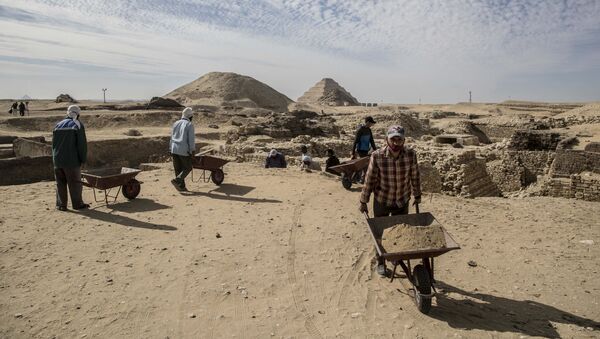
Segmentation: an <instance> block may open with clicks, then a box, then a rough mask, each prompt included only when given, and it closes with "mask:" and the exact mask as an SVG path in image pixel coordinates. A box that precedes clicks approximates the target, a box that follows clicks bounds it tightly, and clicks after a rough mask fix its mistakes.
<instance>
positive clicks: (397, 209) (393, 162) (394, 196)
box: [359, 126, 421, 275]
mask: <svg viewBox="0 0 600 339" xmlns="http://www.w3.org/2000/svg"><path fill="white" fill-rule="evenodd" d="M371 192H372V193H373V196H374V199H373V215H374V216H375V217H384V216H390V215H399V214H408V205H409V202H410V195H411V193H412V195H413V196H414V198H415V201H414V203H413V205H415V204H419V203H420V202H421V177H420V174H419V166H418V164H417V154H416V152H415V151H414V150H412V149H409V148H405V147H404V128H402V127H401V126H392V127H390V128H389V129H388V132H387V145H386V146H385V147H383V148H380V149H378V150H376V151H375V152H373V153H372V154H371V160H370V162H369V168H368V169H367V174H366V176H365V186H364V187H363V189H362V194H361V196H360V205H359V210H360V211H361V212H365V213H368V208H367V203H368V202H369V198H370V196H371ZM379 237H381V234H379ZM375 255H376V256H377V273H378V274H380V275H385V274H386V268H385V260H384V259H383V258H380V257H379V256H378V255H377V251H375Z"/></svg>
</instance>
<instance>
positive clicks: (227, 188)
mask: <svg viewBox="0 0 600 339" xmlns="http://www.w3.org/2000/svg"><path fill="white" fill-rule="evenodd" d="M253 189H254V187H251V186H240V185H235V184H222V185H221V186H219V187H218V188H216V189H214V190H211V191H208V192H192V191H187V192H180V193H181V195H184V196H202V197H208V198H211V199H221V200H230V201H240V202H253V203H254V202H257V203H281V200H275V199H259V198H243V197H241V196H243V195H246V194H248V193H249V192H250V191H252V190H253ZM213 192H219V193H224V194H214V193H213Z"/></svg>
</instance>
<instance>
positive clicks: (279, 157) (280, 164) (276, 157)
mask: <svg viewBox="0 0 600 339" xmlns="http://www.w3.org/2000/svg"><path fill="white" fill-rule="evenodd" d="M286 167H287V162H286V161H285V156H284V155H283V154H281V153H279V152H277V150H276V149H272V150H271V151H270V152H269V155H267V159H266V160H265V168H286Z"/></svg>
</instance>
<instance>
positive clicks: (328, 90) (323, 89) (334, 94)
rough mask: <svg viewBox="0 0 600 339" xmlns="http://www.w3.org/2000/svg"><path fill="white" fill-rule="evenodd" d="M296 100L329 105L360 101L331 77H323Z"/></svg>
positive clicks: (354, 103) (350, 104) (353, 104)
mask: <svg viewBox="0 0 600 339" xmlns="http://www.w3.org/2000/svg"><path fill="white" fill-rule="evenodd" d="M298 102H301V103H307V104H320V105H329V106H358V105H360V103H359V102H358V100H356V98H355V97H353V96H352V94H350V93H348V91H346V90H345V89H344V87H342V86H340V84H338V83H337V82H336V81H335V80H333V79H331V78H323V80H321V81H319V82H317V83H316V84H315V85H314V86H313V87H311V88H310V89H309V90H308V91H306V92H305V93H304V95H302V96H301V97H300V98H298Z"/></svg>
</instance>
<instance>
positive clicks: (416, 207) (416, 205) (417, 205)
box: [415, 204, 419, 214]
mask: <svg viewBox="0 0 600 339" xmlns="http://www.w3.org/2000/svg"><path fill="white" fill-rule="evenodd" d="M415 210H416V211H417V214H419V204H415Z"/></svg>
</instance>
